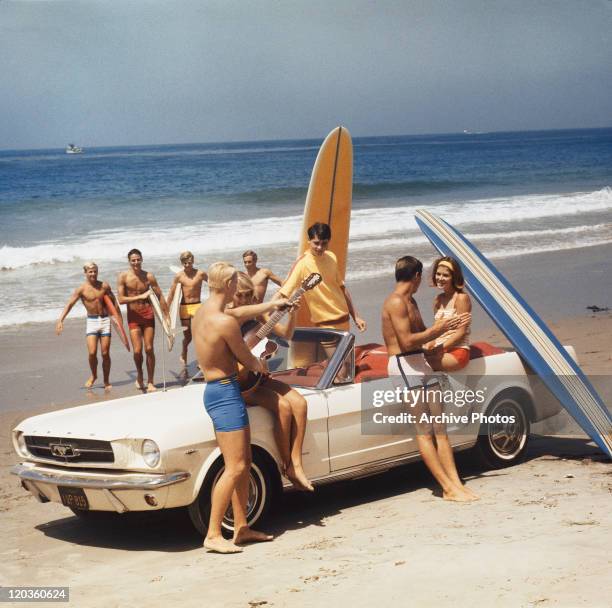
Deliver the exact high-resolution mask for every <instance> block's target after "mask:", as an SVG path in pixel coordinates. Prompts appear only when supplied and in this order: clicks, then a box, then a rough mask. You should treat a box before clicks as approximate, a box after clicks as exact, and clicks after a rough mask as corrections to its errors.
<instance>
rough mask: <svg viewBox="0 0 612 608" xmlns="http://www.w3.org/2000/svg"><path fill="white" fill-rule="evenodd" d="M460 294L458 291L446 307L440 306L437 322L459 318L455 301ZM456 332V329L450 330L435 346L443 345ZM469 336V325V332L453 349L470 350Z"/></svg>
mask: <svg viewBox="0 0 612 608" xmlns="http://www.w3.org/2000/svg"><path fill="white" fill-rule="evenodd" d="M458 294H459V292H458V291H456V292H455V294H454V295H453V297H452V298H451V299H450V300H449V301H448V304H447V305H446V306H440V308H438V310H436V313H435V314H434V319H435V320H436V321H438V320H439V319H451V318H453V317H456V316H457V309H456V308H455V300H456V299H457V295H458ZM456 331H457V330H456V329H449V330H448V331H447V332H446V333H444V334H442V335H441V336H440V337H438V338H436V342H435V344H436V345H438V344H443V343H444V342H446V340H448V339H449V338H450V337H451V336H452V335H453V334H454V333H455V332H456ZM469 335H470V326H469V325H468V328H467V331H466V332H465V335H464V336H463V338H461V340H460V341H459V342H457V343H456V344H453V346H452V348H469V347H470V341H469V338H468V336H469Z"/></svg>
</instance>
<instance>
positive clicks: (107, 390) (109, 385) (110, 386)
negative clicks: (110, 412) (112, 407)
mask: <svg viewBox="0 0 612 608" xmlns="http://www.w3.org/2000/svg"><path fill="white" fill-rule="evenodd" d="M111 388H113V385H112V384H110V382H105V383H104V390H105V391H106V392H107V393H108V392H109V391H110V390H111Z"/></svg>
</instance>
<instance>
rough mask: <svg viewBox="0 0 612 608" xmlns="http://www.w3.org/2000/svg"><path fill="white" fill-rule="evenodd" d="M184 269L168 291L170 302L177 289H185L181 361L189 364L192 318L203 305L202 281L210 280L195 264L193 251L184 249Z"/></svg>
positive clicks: (182, 303)
mask: <svg viewBox="0 0 612 608" xmlns="http://www.w3.org/2000/svg"><path fill="white" fill-rule="evenodd" d="M180 260H181V264H182V265H183V270H181V271H180V272H177V273H176V275H175V276H174V280H173V281H172V285H171V286H170V291H169V292H168V300H167V301H168V302H172V299H173V298H174V292H175V290H176V289H181V290H182V291H183V296H182V298H181V309H180V317H181V325H182V326H183V327H184V328H185V331H184V333H183V350H182V352H181V356H180V361H181V363H182V364H183V365H187V348H188V347H189V344H190V343H191V320H192V319H193V317H194V316H195V314H196V312H197V311H198V308H200V306H201V303H200V302H201V296H202V283H203V282H204V281H208V275H207V274H206V273H205V272H204V271H203V270H198V269H197V268H195V266H194V265H193V263H194V257H193V253H191V251H183V253H181V255H180Z"/></svg>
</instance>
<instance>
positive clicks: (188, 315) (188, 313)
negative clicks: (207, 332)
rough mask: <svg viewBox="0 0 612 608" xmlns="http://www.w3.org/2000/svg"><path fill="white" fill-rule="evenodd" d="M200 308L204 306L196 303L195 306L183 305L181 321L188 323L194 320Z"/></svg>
mask: <svg viewBox="0 0 612 608" xmlns="http://www.w3.org/2000/svg"><path fill="white" fill-rule="evenodd" d="M200 306H202V304H201V303H200V302H196V303H195V304H181V310H180V315H181V320H182V321H188V320H189V319H193V317H194V315H195V313H196V312H197V310H198V308H200Z"/></svg>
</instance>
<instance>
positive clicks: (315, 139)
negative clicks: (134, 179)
mask: <svg viewBox="0 0 612 608" xmlns="http://www.w3.org/2000/svg"><path fill="white" fill-rule="evenodd" d="M336 126H339V125H336ZM340 126H342V127H345V128H347V129H348V130H349V132H350V133H351V138H352V139H353V140H355V139H368V138H377V137H428V136H446V135H499V134H502V133H540V132H541V133H548V132H551V131H559V132H563V131H598V130H605V129H612V124H610V125H606V126H601V127H564V128H562V129H520V130H506V129H502V130H492V131H478V132H469V133H465V132H464V131H452V132H449V131H440V132H433V133H382V134H378V135H360V134H358V133H357V134H355V133H353V132H352V131H351V130H350V128H349V127H348V126H347V125H340ZM332 128H333V127H332ZM326 135H327V133H322V134H321V135H319V136H312V137H299V138H297V137H279V138H273V139H228V140H225V141H220V140H219V141H185V142H173V141H168V142H149V143H143V144H105V145H99V146H95V145H94V146H85V145H83V144H82V142H67V143H66V144H60V145H59V146H56V147H48V146H45V147H38V148H37V147H35V148H0V152H11V151H29V150H41V151H42V150H64V149H65V147H66V145H67V144H68V143H74V144H75V145H80V146H81V147H82V148H83V149H84V150H85V148H87V149H88V150H97V149H103V148H148V147H163V146H168V147H172V146H212V145H215V144H220V145H223V144H240V143H244V144H251V143H267V142H279V143H280V142H288V141H312V142H320V141H322V140H323V139H324V138H325V136H326Z"/></svg>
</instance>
